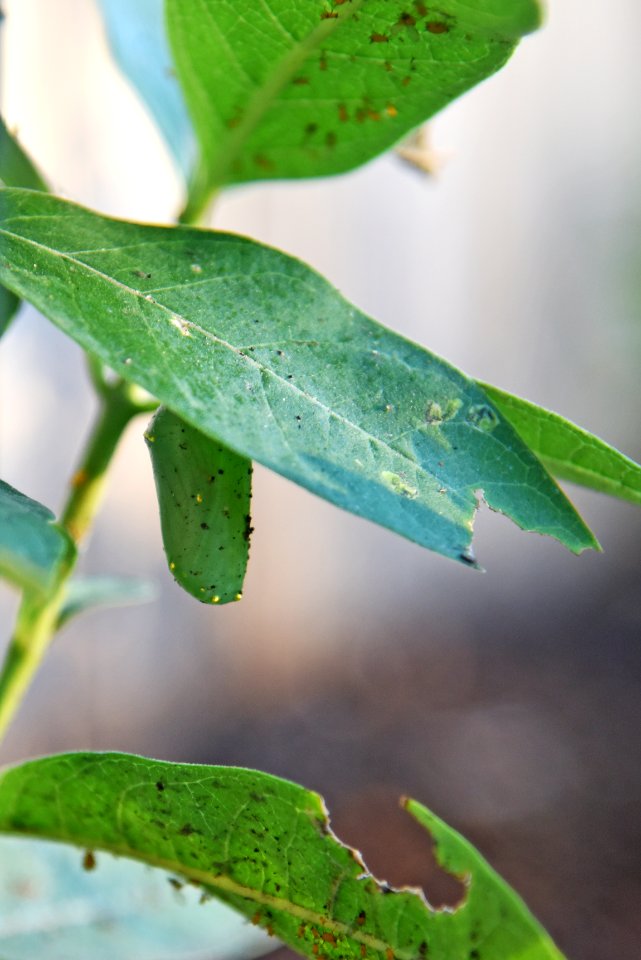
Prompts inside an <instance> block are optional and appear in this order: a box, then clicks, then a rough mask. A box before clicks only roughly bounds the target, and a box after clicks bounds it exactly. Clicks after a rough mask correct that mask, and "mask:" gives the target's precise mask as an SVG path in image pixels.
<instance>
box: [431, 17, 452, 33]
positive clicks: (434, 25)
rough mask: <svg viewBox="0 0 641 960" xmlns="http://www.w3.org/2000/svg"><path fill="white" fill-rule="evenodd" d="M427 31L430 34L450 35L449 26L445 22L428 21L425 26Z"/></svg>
mask: <svg viewBox="0 0 641 960" xmlns="http://www.w3.org/2000/svg"><path fill="white" fill-rule="evenodd" d="M425 29H426V30H427V31H428V33H433V34H436V35H438V34H439V33H449V32H450V28H449V26H448V25H447V24H446V23H444V21H443V20H428V21H427V23H426V24H425Z"/></svg>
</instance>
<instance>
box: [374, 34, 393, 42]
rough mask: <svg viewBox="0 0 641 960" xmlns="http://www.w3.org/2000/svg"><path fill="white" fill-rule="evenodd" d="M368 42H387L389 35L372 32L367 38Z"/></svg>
mask: <svg viewBox="0 0 641 960" xmlns="http://www.w3.org/2000/svg"><path fill="white" fill-rule="evenodd" d="M369 42H370V43H389V37H388V36H387V34H386V33H372V34H371V35H370V38H369Z"/></svg>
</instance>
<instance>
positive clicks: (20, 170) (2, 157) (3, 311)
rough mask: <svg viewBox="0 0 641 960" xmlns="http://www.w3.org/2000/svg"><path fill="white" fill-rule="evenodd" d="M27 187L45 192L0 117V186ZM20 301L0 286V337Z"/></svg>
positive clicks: (27, 158) (24, 154) (26, 158)
mask: <svg viewBox="0 0 641 960" xmlns="http://www.w3.org/2000/svg"><path fill="white" fill-rule="evenodd" d="M2 184H5V186H7V187H27V188H28V189H30V190H46V189H47V186H46V184H45V182H44V180H43V179H42V177H41V176H40V174H39V173H38V171H37V169H36V167H35V166H34V164H33V163H32V161H31V159H30V158H29V157H28V156H27V154H26V153H25V152H24V150H23V149H22V147H21V146H20V144H19V143H18V141H17V140H16V138H15V137H12V136H11V134H10V133H9V130H8V129H7V125H6V124H5V122H4V120H3V119H2V117H1V116H0V186H2ZM19 306H20V300H19V298H18V297H16V295H15V294H14V293H11V292H10V291H9V290H7V289H6V287H1V286H0V337H1V336H2V334H3V333H4V332H5V330H6V329H7V327H8V326H9V323H10V322H11V320H12V319H13V316H14V315H15V313H16V311H17V309H18V307H19Z"/></svg>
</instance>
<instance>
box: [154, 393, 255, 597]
mask: <svg viewBox="0 0 641 960" xmlns="http://www.w3.org/2000/svg"><path fill="white" fill-rule="evenodd" d="M145 440H146V441H147V446H148V447H149V452H150V454H151V461H152V464H153V468H154V478H155V481H156V492H157V494H158V503H159V506H160V523H161V528H162V538H163V545H164V548H165V553H166V555H167V562H168V564H169V569H170V570H171V572H172V575H173V576H174V578H175V580H176V581H177V582H178V583H179V584H180V586H181V587H183V589H184V590H186V591H187V593H190V594H191V595H192V596H193V597H196V599H197V600H200V601H202V603H216V604H218V603H229V602H230V601H231V600H240V598H241V594H242V588H243V580H244V578H245V569H246V567H247V558H248V555H249V537H250V534H251V530H252V528H251V526H250V515H249V509H250V500H251V474H252V465H251V461H250V460H247V459H246V458H245V457H241V456H239V455H238V454H237V453H234V451H233V450H230V449H229V447H225V446H224V445H223V444H222V443H220V442H219V441H217V440H212V439H211V438H210V437H207V436H205V434H203V433H201V432H200V431H199V430H196V429H195V428H194V427H192V426H190V425H189V424H188V423H185V421H184V420H182V419H181V418H180V417H178V416H176V414H175V413H172V412H171V410H167V409H166V408H165V407H161V408H160V409H159V410H158V412H157V413H156V414H155V416H154V418H153V419H152V421H151V423H150V424H149V428H148V430H147V432H146V433H145Z"/></svg>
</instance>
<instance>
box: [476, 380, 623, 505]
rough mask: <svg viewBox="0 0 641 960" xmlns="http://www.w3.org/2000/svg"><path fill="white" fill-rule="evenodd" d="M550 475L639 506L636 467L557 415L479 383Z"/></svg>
mask: <svg viewBox="0 0 641 960" xmlns="http://www.w3.org/2000/svg"><path fill="white" fill-rule="evenodd" d="M481 386H482V387H483V389H484V390H485V392H486V393H487V395H488V396H489V397H490V399H491V400H492V403H493V404H494V405H495V406H496V407H497V408H498V409H499V410H500V411H501V413H502V414H503V416H505V417H507V419H508V420H509V421H510V423H511V424H512V426H513V427H514V428H515V430H516V431H517V433H518V434H519V435H520V436H521V437H522V438H523V440H525V442H526V443H527V445H528V446H529V447H530V449H531V450H534V452H535V453H536V455H537V456H538V457H539V458H540V459H541V460H542V461H543V463H544V464H545V466H546V467H547V468H548V470H549V471H550V473H553V474H554V475H555V476H557V477H560V478H562V479H563V480H570V481H572V483H578V484H580V485H581V486H583V487H590V488H591V489H592V490H598V491H600V492H601V493H609V494H611V495H612V496H614V497H620V498H621V499H622V500H631V501H632V503H640V504H641V466H639V464H638V463H635V462H634V460H630V458H629V457H626V456H625V455H624V454H623V453H620V452H619V451H618V450H615V448H614V447H611V446H609V445H608V444H607V443H604V442H603V440H599V438H598V437H595V436H594V435H593V434H591V433H588V432H587V430H584V429H583V428H582V427H578V426H577V425H576V424H575V423H571V422H570V421H569V420H565V419H564V418H563V417H561V416H559V414H558V413H552V412H551V411H550V410H545V409H544V408H543V407H538V406H537V405H536V404H534V403H530V402H529V401H528V400H522V399H521V398H520V397H515V396H514V395H513V394H511V393H505V392H504V391H503V390H499V389H498V388H497V387H491V386H489V385H488V384H486V383H484V384H481Z"/></svg>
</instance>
